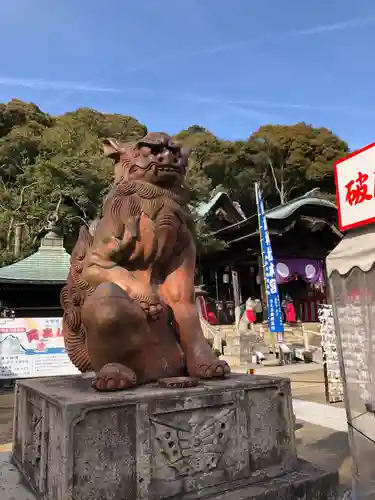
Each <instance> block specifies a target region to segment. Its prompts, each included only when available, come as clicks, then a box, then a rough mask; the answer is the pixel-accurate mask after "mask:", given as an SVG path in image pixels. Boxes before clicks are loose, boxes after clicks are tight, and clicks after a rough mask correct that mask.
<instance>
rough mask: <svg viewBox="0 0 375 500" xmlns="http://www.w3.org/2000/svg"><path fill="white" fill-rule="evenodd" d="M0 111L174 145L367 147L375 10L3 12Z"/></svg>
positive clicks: (29, 7)
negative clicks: (89, 117) (324, 137)
mask: <svg viewBox="0 0 375 500" xmlns="http://www.w3.org/2000/svg"><path fill="white" fill-rule="evenodd" d="M0 24H1V29H0V47H1V57H0V101H3V102H7V101H9V100H10V99H12V98H14V97H16V98H20V99H23V100H26V101H32V102H35V103H37V104H38V105H39V106H40V107H41V108H42V109H43V110H44V111H48V112H50V113H52V114H59V113H62V112H64V111H70V110H73V109H75V108H77V107H81V106H88V107H92V108H95V109H98V110H100V111H103V112H117V113H123V114H128V115H132V116H134V117H136V118H137V119H138V120H140V121H141V122H143V123H145V124H146V125H147V126H148V127H149V129H153V130H162V131H166V132H170V133H175V132H177V131H179V130H180V129H182V128H186V127H187V126H189V125H192V124H199V125H202V126H205V127H207V128H208V129H210V130H212V131H213V132H214V133H215V134H217V135H219V136H220V137H224V138H228V139H235V138H245V137H247V136H248V135H249V134H250V133H251V132H253V131H255V130H256V129H257V128H258V127H259V126H260V125H262V124H268V123H273V124H276V123H279V124H293V123H296V122H298V121H305V122H307V123H312V124H313V125H315V126H326V127H328V128H330V129H332V130H333V131H334V132H335V133H337V134H338V135H340V136H341V137H342V138H343V139H345V140H346V141H348V143H349V145H350V147H351V148H352V149H355V148H359V147H361V146H363V145H365V144H367V143H370V142H373V141H375V85H374V84H375V58H374V57H373V50H374V47H375V1H374V0H355V1H354V0H315V1H313V2H307V1H306V0H283V1H280V0H263V1H262V2H259V1H255V0H184V1H182V0H143V1H141V0H117V1H116V0H106V1H103V0H64V1H57V0H1V2H0Z"/></svg>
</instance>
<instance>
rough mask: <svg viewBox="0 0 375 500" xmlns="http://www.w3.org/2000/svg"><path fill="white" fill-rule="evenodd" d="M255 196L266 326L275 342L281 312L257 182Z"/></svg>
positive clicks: (279, 339) (281, 332)
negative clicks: (266, 310) (264, 294)
mask: <svg viewBox="0 0 375 500" xmlns="http://www.w3.org/2000/svg"><path fill="white" fill-rule="evenodd" d="M255 197H256V202H257V209H258V222H259V235H260V246H261V249H262V262H263V271H264V272H263V274H264V280H265V284H266V293H267V305H268V328H269V331H270V333H273V334H277V342H278V343H279V344H282V343H283V342H284V323H283V315H282V312H281V305H280V297H279V291H278V289H277V282H276V269H275V261H274V259H273V254H272V246H271V239H270V234H269V231H268V225H267V220H266V216H265V214H264V205H263V200H262V193H261V191H260V188H259V184H258V183H255Z"/></svg>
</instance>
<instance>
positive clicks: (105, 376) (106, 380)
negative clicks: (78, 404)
mask: <svg viewBox="0 0 375 500" xmlns="http://www.w3.org/2000/svg"><path fill="white" fill-rule="evenodd" d="M82 322H83V324H84V326H85V329H86V342H87V349H88V352H89V356H90V360H91V364H92V367H93V369H94V370H95V372H96V380H95V381H94V383H93V386H94V387H95V388H96V389H97V390H99V391H116V390H121V389H126V388H130V387H134V386H136V385H137V376H136V373H135V372H134V371H133V370H132V369H130V368H129V367H127V366H126V361H127V359H129V358H130V356H134V355H135V354H136V353H137V344H138V342H134V340H135V339H138V341H139V343H140V344H142V337H143V336H144V334H145V332H146V331H147V330H148V324H147V321H146V319H145V315H144V312H143V311H142V309H141V308H140V306H139V305H138V304H136V303H135V302H134V301H133V300H132V299H131V298H130V297H129V296H128V295H127V294H126V293H125V292H124V291H123V290H122V289H121V288H120V287H119V286H117V285H115V284H114V283H103V284H101V285H100V286H98V287H97V288H96V290H95V291H94V292H93V294H92V295H90V296H89V297H88V298H87V299H86V301H85V304H84V305H83V307H82Z"/></svg>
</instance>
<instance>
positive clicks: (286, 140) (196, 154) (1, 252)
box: [0, 99, 348, 265]
mask: <svg viewBox="0 0 375 500" xmlns="http://www.w3.org/2000/svg"><path fill="white" fill-rule="evenodd" d="M146 132H147V128H146V126H145V125H143V124H141V123H139V122H138V121H137V120H136V119H135V118H133V117H131V116H124V115H119V114H105V113H100V112H98V111H95V110H93V109H87V108H80V109H77V110H76V111H73V112H69V113H65V114H63V115H60V116H57V117H54V116H50V115H49V114H47V113H44V112H43V111H41V110H40V109H39V107H38V106H36V105H35V104H32V103H25V102H22V101H19V100H16V99H14V100H12V101H10V102H9V103H8V104H0V208H1V211H0V265H5V264H9V263H11V262H13V261H14V260H16V259H18V258H23V257H25V256H26V255H28V254H29V253H31V252H32V251H34V250H35V248H36V245H37V244H38V241H39V237H40V234H41V232H42V231H43V229H44V228H45V227H46V225H47V221H48V217H49V216H50V215H51V214H52V213H53V212H54V211H55V210H56V207H58V208H59V218H60V220H61V221H62V222H63V224H64V227H63V229H64V233H65V236H66V241H67V246H68V250H69V248H71V246H72V245H73V243H74V240H75V237H76V233H77V228H78V226H79V225H80V224H82V223H89V221H90V220H92V219H93V218H94V217H95V216H96V215H97V214H98V212H99V210H100V208H101V202H102V197H103V194H104V193H105V192H106V190H107V189H108V186H109V184H110V183H111V181H112V165H111V161H110V160H108V159H106V158H105V157H104V156H103V154H102V148H101V140H102V139H103V138H104V137H115V138H118V139H119V140H123V141H129V140H134V139H137V138H140V137H142V136H143V135H145V133H146ZM175 139H176V140H178V141H180V142H181V143H183V144H184V145H186V146H189V147H192V148H193V154H192V156H191V159H190V163H189V168H188V172H187V184H188V185H189V186H190V188H191V202H192V205H193V207H194V206H195V207H196V206H197V205H198V204H199V203H200V202H203V201H208V200H209V198H210V195H211V193H212V192H213V191H215V190H216V191H217V190H218V189H225V190H226V191H227V192H228V194H229V195H230V196H231V198H232V199H233V200H234V201H238V202H239V203H240V204H241V207H242V208H243V210H244V211H245V213H246V214H247V215H251V214H252V213H254V210H255V203H254V189H253V184H254V182H255V181H259V182H260V183H261V185H262V188H263V192H264V197H265V203H266V204H267V205H268V206H274V205H278V204H280V203H285V202H287V201H289V200H290V199H292V198H295V197H297V196H299V195H301V194H303V193H305V192H306V191H308V190H310V189H313V188H315V187H318V188H320V189H321V191H322V192H323V193H326V194H327V196H329V195H332V194H333V193H334V179H333V169H332V163H333V161H335V160H336V159H338V158H340V157H342V156H345V155H346V154H347V153H348V145H347V144H346V143H345V142H344V141H342V140H341V139H340V138H339V137H337V136H336V135H335V134H333V133H332V132H331V131H329V130H328V129H326V128H314V127H312V126H311V125H307V124H305V123H297V124H296V125H291V126H280V125H265V126H262V127H260V129H259V130H258V131H256V132H255V133H253V134H252V135H251V136H250V137H249V138H248V139H247V140H244V141H227V140H223V139H219V138H218V137H216V136H215V135H214V134H212V133H211V132H210V131H209V130H207V129H205V128H204V127H201V126H199V125H193V126H191V127H189V128H188V129H186V130H182V131H181V132H179V133H178V134H176V135H175ZM208 233H209V228H207V227H205V225H204V223H203V222H200V223H199V225H198V226H197V234H198V236H199V237H200V239H201V242H204V245H206V246H207V245H210V244H213V242H212V241H211V240H210V238H208V236H207V235H208ZM15 248H18V250H15Z"/></svg>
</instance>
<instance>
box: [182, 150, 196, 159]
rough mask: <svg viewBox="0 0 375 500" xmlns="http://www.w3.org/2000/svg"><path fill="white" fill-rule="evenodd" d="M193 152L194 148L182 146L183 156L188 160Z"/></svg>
mask: <svg viewBox="0 0 375 500" xmlns="http://www.w3.org/2000/svg"><path fill="white" fill-rule="evenodd" d="M192 152H193V150H192V148H181V156H182V158H183V159H184V160H185V161H186V162H187V161H188V159H189V156H190V155H191V153H192Z"/></svg>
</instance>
